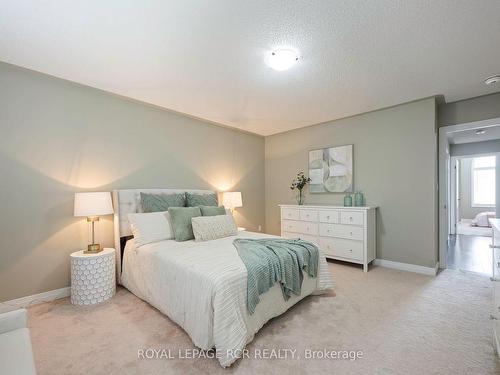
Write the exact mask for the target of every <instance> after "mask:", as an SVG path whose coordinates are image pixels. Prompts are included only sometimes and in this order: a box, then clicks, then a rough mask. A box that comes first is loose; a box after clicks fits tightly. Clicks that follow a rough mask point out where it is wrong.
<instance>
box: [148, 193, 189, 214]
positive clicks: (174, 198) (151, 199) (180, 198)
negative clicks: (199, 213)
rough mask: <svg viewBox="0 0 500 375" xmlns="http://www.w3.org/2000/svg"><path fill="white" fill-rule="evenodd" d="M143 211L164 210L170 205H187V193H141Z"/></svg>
mask: <svg viewBox="0 0 500 375" xmlns="http://www.w3.org/2000/svg"><path fill="white" fill-rule="evenodd" d="M141 205H142V211H143V212H163V211H167V210H168V209H169V208H170V207H186V195H185V194H184V193H181V194H149V193H141Z"/></svg>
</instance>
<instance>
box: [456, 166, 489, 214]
mask: <svg viewBox="0 0 500 375" xmlns="http://www.w3.org/2000/svg"><path fill="white" fill-rule="evenodd" d="M459 163H460V167H459V173H460V190H459V192H460V203H459V210H460V212H459V214H460V218H461V219H474V218H475V217H476V215H477V214H478V213H480V212H484V211H495V206H492V207H472V202H471V166H472V158H463V159H459Z"/></svg>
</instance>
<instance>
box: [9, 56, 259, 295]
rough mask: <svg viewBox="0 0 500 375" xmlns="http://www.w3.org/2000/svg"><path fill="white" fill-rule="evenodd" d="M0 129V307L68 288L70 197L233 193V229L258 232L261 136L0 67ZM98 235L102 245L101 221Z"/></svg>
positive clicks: (80, 238) (73, 245) (77, 231)
mask: <svg viewBox="0 0 500 375" xmlns="http://www.w3.org/2000/svg"><path fill="white" fill-rule="evenodd" d="M0 126H1V128H0V175H1V182H0V194H1V197H2V204H1V207H2V215H1V225H0V301H5V300H10V299H14V298H18V297H22V296H26V295H32V294H35V293H40V292H45V291H49V290H53V289H57V288H62V287H66V286H69V282H70V274H69V254H70V253H71V252H73V251H76V250H79V249H82V248H84V247H85V245H86V243H87V236H88V231H87V226H86V223H85V220H82V219H81V218H74V217H73V194H74V192H76V191H86V190H89V191H90V190H94V191H110V190H112V189H116V188H154V187H163V188H202V189H216V190H239V191H242V193H243V199H244V207H242V208H241V209H238V211H237V214H236V219H237V221H238V223H239V224H240V225H242V226H245V227H247V228H249V229H251V230H256V229H257V227H258V225H264V138H262V137H259V136H255V135H250V134H246V133H242V132H240V131H237V130H231V129H228V128H224V127H219V126H214V125H211V124H209V123H205V122H202V121H198V120H195V119H192V118H189V117H186V116H182V115H179V114H175V113H172V112H168V111H165V110H161V109H158V108H154V107H152V106H148V105H145V104H141V103H138V102H134V101H131V100H127V99H124V98H121V97H118V96H114V95H111V94H107V93H104V92H102V91H99V90H96V89H92V88H89V87H85V86H81V85H77V84H73V83H70V82H66V81H63V80H59V79H55V78H52V77H49V76H47V75H42V74H39V73H35V72H32V71H28V70H24V69H21V68H17V67H14V66H11V65H7V64H3V63H0ZM245 203H246V204H245ZM100 229H101V233H102V235H103V243H104V244H105V245H108V246H112V244H113V237H112V235H113V233H112V221H111V217H108V218H106V219H105V220H103V221H102V223H101V228H100Z"/></svg>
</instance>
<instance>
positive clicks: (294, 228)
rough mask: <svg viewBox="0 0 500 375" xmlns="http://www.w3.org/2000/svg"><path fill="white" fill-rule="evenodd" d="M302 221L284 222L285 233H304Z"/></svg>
mask: <svg viewBox="0 0 500 375" xmlns="http://www.w3.org/2000/svg"><path fill="white" fill-rule="evenodd" d="M302 224H303V223H302V221H294V220H283V232H294V233H300V232H302Z"/></svg>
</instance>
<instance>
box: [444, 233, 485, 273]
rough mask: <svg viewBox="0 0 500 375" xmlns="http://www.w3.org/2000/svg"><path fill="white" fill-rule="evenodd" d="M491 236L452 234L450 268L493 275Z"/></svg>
mask: <svg viewBox="0 0 500 375" xmlns="http://www.w3.org/2000/svg"><path fill="white" fill-rule="evenodd" d="M490 244H491V237H483V236H467V235H463V234H458V235H450V238H449V241H448V259H447V264H448V268H451V269H457V270H463V271H471V272H477V273H482V274H487V275H491V268H492V258H491V250H490V248H489V245H490Z"/></svg>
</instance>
